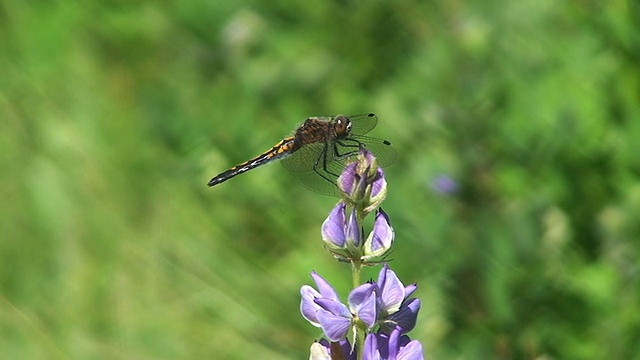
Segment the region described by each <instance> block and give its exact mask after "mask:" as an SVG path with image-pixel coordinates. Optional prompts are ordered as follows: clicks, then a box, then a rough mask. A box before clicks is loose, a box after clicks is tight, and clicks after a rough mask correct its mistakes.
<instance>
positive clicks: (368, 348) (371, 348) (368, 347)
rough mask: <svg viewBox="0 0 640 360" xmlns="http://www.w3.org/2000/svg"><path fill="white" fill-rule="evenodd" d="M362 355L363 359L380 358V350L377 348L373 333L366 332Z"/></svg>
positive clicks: (380, 359)
mask: <svg viewBox="0 0 640 360" xmlns="http://www.w3.org/2000/svg"><path fill="white" fill-rule="evenodd" d="M362 355H363V356H362V359H363V360H382V358H381V357H380V351H379V350H378V341H377V339H376V335H375V334H373V333H371V334H368V335H367V337H366V338H365V340H364V349H362Z"/></svg>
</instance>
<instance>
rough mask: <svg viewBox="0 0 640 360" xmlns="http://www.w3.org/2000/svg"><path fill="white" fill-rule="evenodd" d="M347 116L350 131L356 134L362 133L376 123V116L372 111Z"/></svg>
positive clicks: (369, 129)
mask: <svg viewBox="0 0 640 360" xmlns="http://www.w3.org/2000/svg"><path fill="white" fill-rule="evenodd" d="M347 118H349V120H351V133H352V134H356V135H364V134H366V133H368V132H369V131H371V130H372V129H373V128H374V127H376V125H378V117H377V116H376V114H374V113H368V114H360V115H350V116H347Z"/></svg>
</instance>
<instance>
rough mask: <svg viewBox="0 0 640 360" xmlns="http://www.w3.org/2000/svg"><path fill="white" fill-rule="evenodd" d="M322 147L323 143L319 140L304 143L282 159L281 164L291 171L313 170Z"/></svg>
mask: <svg viewBox="0 0 640 360" xmlns="http://www.w3.org/2000/svg"><path fill="white" fill-rule="evenodd" d="M324 147H325V144H324V143H321V142H318V143H313V144H308V145H305V146H303V147H301V148H300V149H298V150H296V152H294V153H293V154H291V155H289V156H287V157H286V158H284V159H282V161H281V163H282V166H284V168H285V169H287V170H289V171H293V172H300V171H309V170H313V166H314V164H315V163H316V161H317V159H318V157H320V155H321V154H322V151H323V149H324Z"/></svg>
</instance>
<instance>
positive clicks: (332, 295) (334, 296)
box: [311, 271, 340, 301]
mask: <svg viewBox="0 0 640 360" xmlns="http://www.w3.org/2000/svg"><path fill="white" fill-rule="evenodd" d="M311 277H312V278H313V281H315V283H316V286H317V287H318V290H319V291H320V294H322V296H321V297H323V298H325V299H331V300H335V301H340V299H339V298H338V293H336V291H335V290H334V289H333V287H332V286H331V285H330V284H329V283H328V282H327V280H325V279H324V278H323V277H322V276H320V275H318V273H316V272H315V271H312V272H311Z"/></svg>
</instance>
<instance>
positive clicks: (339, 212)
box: [321, 201, 362, 255]
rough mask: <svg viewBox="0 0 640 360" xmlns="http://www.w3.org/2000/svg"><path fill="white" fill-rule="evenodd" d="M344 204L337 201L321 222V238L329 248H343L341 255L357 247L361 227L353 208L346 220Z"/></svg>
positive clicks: (360, 238) (359, 241)
mask: <svg viewBox="0 0 640 360" xmlns="http://www.w3.org/2000/svg"><path fill="white" fill-rule="evenodd" d="M345 212H346V204H345V203H344V202H342V201H340V202H338V204H336V206H335V207H334V208H333V210H331V213H329V216H328V217H327V219H326V220H325V221H324V223H322V230H321V232H322V240H324V242H325V244H326V245H327V247H328V248H329V249H330V250H345V251H343V252H340V253H341V254H342V255H346V253H348V251H346V250H348V249H357V248H358V247H359V246H360V243H361V242H362V229H361V228H360V225H359V224H358V221H357V219H356V215H355V209H353V210H352V211H351V212H350V214H349V220H348V221H347V220H346V213H345Z"/></svg>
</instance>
